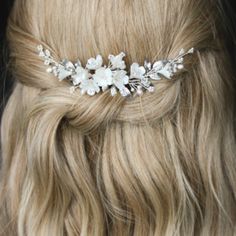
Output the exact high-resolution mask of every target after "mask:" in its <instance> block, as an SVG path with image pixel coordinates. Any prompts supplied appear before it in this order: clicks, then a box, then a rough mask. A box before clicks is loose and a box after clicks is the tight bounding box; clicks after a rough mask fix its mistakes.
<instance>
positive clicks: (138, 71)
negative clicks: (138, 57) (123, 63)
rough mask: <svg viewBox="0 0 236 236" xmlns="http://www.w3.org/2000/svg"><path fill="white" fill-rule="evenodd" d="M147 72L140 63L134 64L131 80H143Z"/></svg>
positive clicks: (131, 70)
mask: <svg viewBox="0 0 236 236" xmlns="http://www.w3.org/2000/svg"><path fill="white" fill-rule="evenodd" d="M145 73H146V70H145V68H144V67H143V66H139V64H138V63H133V64H132V65H131V67H130V78H131V79H132V78H136V79H142V78H143V76H144V74H145Z"/></svg>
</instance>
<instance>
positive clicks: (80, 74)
mask: <svg viewBox="0 0 236 236" xmlns="http://www.w3.org/2000/svg"><path fill="white" fill-rule="evenodd" d="M75 72H76V73H75V74H74V75H72V76H71V77H72V81H73V84H74V85H78V84H79V83H81V82H82V81H83V80H87V79H88V78H89V73H88V70H86V69H84V68H83V67H80V66H79V67H77V68H76V69H75Z"/></svg>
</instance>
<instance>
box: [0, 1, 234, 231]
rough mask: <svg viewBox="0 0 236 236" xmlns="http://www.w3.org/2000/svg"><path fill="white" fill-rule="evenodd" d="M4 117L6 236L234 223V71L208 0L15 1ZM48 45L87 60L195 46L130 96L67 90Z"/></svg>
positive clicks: (225, 227) (156, 54)
mask: <svg viewBox="0 0 236 236" xmlns="http://www.w3.org/2000/svg"><path fill="white" fill-rule="evenodd" d="M8 41H9V45H10V58H11V62H10V63H11V68H12V73H13V75H14V78H15V87H14V90H13V92H12V95H11V97H10V99H9V102H8V104H7V106H6V108H5V110H4V114H3V117H2V122H1V147H2V150H1V156H2V167H1V191H0V235H1V236H13V235H19V236H30V235H34V236H46V235H53V236H54V235H55V236H65V235H69V236H73V235H81V236H87V235H89V236H90V235H91V236H102V235H117V236H121V235H124V236H125V235H127V236H128V235H135V236H151V235H156V236H163V235H165V236H190V235H196V236H198V235H202V236H206V235H212V236H213V235H214V236H217V235H218V236H222V235H225V236H226V235H227V236H231V235H234V234H236V223H235V222H236V185H235V181H236V158H235V155H236V141H235V128H234V115H235V112H234V106H235V97H234V93H235V91H234V82H233V77H232V72H231V68H230V66H229V56H228V55H227V53H226V50H225V46H224V38H223V37H222V25H221V18H220V14H219V11H218V9H217V6H216V3H215V1H213V0H175V1H173V0H145V1H144V0H119V1H118V0H86V1H84V0H66V1H64V0H50V1H47V0H34V1H31V0H16V1H15V5H14V9H13V10H12V13H11V16H10V19H9V22H8ZM38 44H42V45H43V46H44V47H46V48H48V49H50V50H51V51H52V52H53V55H54V56H55V58H58V59H59V58H68V59H69V60H76V59H77V58H78V57H79V58H80V60H81V61H82V63H83V64H85V63H86V60H87V59H88V58H90V57H93V56H95V55H97V54H101V55H102V56H103V57H107V55H108V54H110V53H111V54H114V55H115V54H118V53H119V52H120V51H125V52H127V57H126V64H127V65H130V64H131V63H132V62H134V61H137V62H138V63H143V61H144V60H145V59H148V60H149V61H154V60H156V59H163V58H173V57H175V56H176V53H178V52H179V50H180V49H181V48H185V49H189V48H191V47H194V48H196V49H197V52H196V53H195V54H194V56H193V57H191V58H189V59H188V61H187V62H186V68H187V71H186V72H184V73H182V74H180V75H178V76H176V77H175V78H174V79H173V80H162V81H158V82H157V83H156V84H155V87H156V90H155V92H154V93H152V94H148V93H145V94H144V95H143V96H142V97H137V98H134V99H125V98H123V97H121V96H119V95H117V96H115V97H111V96H110V94H109V92H104V93H102V94H97V95H96V96H93V97H88V96H87V95H81V94H80V92H79V91H76V92H75V93H74V94H70V93H69V92H68V88H69V86H70V85H69V84H68V82H64V81H63V82H58V80H57V79H56V78H55V77H53V75H51V74H48V73H46V70H45V69H46V67H45V65H44V64H43V63H42V61H41V59H40V58H39V57H38V55H37V50H36V47H37V45H38Z"/></svg>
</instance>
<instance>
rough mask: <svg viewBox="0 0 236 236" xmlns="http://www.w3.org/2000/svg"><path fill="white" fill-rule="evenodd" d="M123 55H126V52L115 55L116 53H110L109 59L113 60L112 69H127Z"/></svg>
mask: <svg viewBox="0 0 236 236" xmlns="http://www.w3.org/2000/svg"><path fill="white" fill-rule="evenodd" d="M123 57H125V53H124V52H121V53H120V54H119V55H117V56H114V55H109V56H108V59H109V60H110V62H111V65H112V66H111V69H121V70H123V69H125V68H126V65H125V61H124V60H123Z"/></svg>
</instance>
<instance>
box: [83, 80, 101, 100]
mask: <svg viewBox="0 0 236 236" xmlns="http://www.w3.org/2000/svg"><path fill="white" fill-rule="evenodd" d="M79 87H80V88H81V93H82V94H85V93H87V94H88V95H90V96H93V95H95V94H96V93H99V92H100V88H99V86H98V85H97V83H96V82H95V81H94V80H93V79H86V80H83V81H82V82H81V84H80V85H79Z"/></svg>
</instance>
